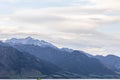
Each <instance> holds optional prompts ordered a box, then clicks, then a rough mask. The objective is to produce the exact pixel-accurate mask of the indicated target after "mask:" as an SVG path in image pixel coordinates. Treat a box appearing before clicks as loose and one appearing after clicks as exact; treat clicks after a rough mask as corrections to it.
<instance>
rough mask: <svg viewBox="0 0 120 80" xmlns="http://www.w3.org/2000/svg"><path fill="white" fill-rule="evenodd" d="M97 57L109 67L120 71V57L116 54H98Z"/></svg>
mask: <svg viewBox="0 0 120 80" xmlns="http://www.w3.org/2000/svg"><path fill="white" fill-rule="evenodd" d="M95 58H97V59H99V60H100V61H101V62H102V63H103V64H104V65H106V66H107V67H108V68H110V69H112V70H114V71H117V72H120V57H118V56H115V55H108V56H100V55H97V56H95Z"/></svg>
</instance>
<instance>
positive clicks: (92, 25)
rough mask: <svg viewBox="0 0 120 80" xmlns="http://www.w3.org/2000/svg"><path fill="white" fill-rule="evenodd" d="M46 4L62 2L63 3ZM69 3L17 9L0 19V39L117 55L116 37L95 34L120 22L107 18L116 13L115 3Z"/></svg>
mask: <svg viewBox="0 0 120 80" xmlns="http://www.w3.org/2000/svg"><path fill="white" fill-rule="evenodd" d="M5 1H10V0H5ZM12 1H13V2H14V1H15V0H11V2H12ZM17 1H19V0H17ZM26 1H28V0H26ZM31 1H32V0H31ZM47 1H48V0H47ZM49 1H51V2H54V1H56V2H57V1H58V2H60V1H63V2H64V0H49ZM70 1H71V3H70V5H71V6H63V7H48V8H40V9H24V10H23V9H21V10H19V9H18V10H16V11H14V13H13V14H12V15H7V16H2V18H0V38H1V39H5V38H10V37H26V36H33V37H35V38H39V39H45V40H48V41H50V42H53V43H55V44H56V45H57V46H60V47H61V46H64V47H70V48H74V49H81V50H85V51H87V52H90V53H93V54H105V55H106V54H108V53H113V51H114V52H116V53H114V54H117V55H119V52H120V51H119V49H118V47H120V43H119V41H120V38H119V36H115V35H107V34H104V33H101V32H98V31H97V29H99V28H101V27H103V26H104V27H105V25H109V24H116V23H119V22H120V16H119V15H108V14H110V13H114V12H115V13H118V12H119V8H118V7H119V5H118V4H119V1H118V0H110V1H109V0H104V1H103V0H74V1H73V0H70ZM84 1H85V3H84V4H85V5H81V4H82V3H81V2H84ZM109 2H110V3H109ZM73 4H74V5H73ZM79 4H80V5H79Z"/></svg>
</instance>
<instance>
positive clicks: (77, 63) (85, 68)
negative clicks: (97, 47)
mask: <svg viewBox="0 0 120 80" xmlns="http://www.w3.org/2000/svg"><path fill="white" fill-rule="evenodd" d="M119 63H120V57H118V56H115V55H109V56H106V57H104V56H92V55H90V54H88V53H85V52H83V51H80V50H73V49H68V48H58V47H56V46H55V45H53V44H51V43H49V42H46V41H44V40H37V39H33V38H31V37H27V38H23V39H16V38H12V39H8V40H6V41H5V42H0V70H1V72H0V78H37V77H40V78H47V79H49V78H120V74H119V72H120V64H119Z"/></svg>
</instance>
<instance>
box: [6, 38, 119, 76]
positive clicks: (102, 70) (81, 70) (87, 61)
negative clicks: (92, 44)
mask: <svg viewBox="0 0 120 80" xmlns="http://www.w3.org/2000/svg"><path fill="white" fill-rule="evenodd" d="M16 40H17V39H16ZM18 41H19V42H20V43H15V42H14V44H13V43H12V39H11V40H7V43H9V44H10V45H12V46H13V47H14V48H16V49H18V50H19V51H21V52H27V53H30V54H32V55H34V56H36V57H38V58H40V59H42V60H45V61H49V62H51V63H52V64H54V65H56V66H59V67H60V68H62V69H63V70H64V71H68V72H70V73H73V74H78V75H83V76H86V78H87V77H91V76H92V77H96V76H93V75H97V77H98V75H99V77H100V76H102V77H103V78H104V77H111V76H110V75H117V73H115V72H114V71H112V70H111V69H109V68H107V67H106V66H105V65H104V64H102V63H101V62H100V61H99V60H98V59H96V58H92V57H88V56H87V55H86V53H85V52H83V51H77V50H73V51H72V50H69V49H67V50H66V49H62V50H61V49H59V48H54V47H51V46H45V47H42V46H39V45H34V44H29V43H27V42H26V43H25V44H22V43H23V42H22V41H20V39H18ZM31 41H34V39H32V38H31ZM37 41H38V42H39V40H37ZM35 43H36V42H35ZM112 77H113V76H112Z"/></svg>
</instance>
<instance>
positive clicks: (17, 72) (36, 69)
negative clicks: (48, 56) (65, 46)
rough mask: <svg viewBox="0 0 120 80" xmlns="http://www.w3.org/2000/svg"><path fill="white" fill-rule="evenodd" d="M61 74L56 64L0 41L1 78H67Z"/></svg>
mask: <svg viewBox="0 0 120 80" xmlns="http://www.w3.org/2000/svg"><path fill="white" fill-rule="evenodd" d="M61 74H65V72H62V69H61V68H59V67H57V66H56V65H54V64H52V63H50V62H48V61H45V60H42V59H40V58H39V59H38V58H37V57H35V56H33V55H31V54H29V53H25V52H20V51H18V50H17V49H15V48H13V47H11V46H9V45H7V44H4V43H2V42H0V78H7V79H8V78H37V77H41V78H54V77H56V78H59V77H61V78H67V77H66V76H63V75H61ZM54 75H57V76H54Z"/></svg>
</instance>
